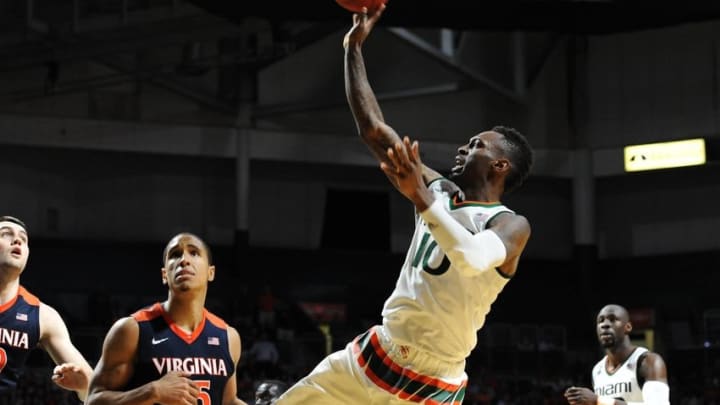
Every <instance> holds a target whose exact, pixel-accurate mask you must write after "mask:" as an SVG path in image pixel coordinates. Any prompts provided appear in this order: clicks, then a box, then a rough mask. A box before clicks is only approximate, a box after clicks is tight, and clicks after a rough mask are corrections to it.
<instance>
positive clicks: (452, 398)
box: [353, 328, 467, 405]
mask: <svg viewBox="0 0 720 405" xmlns="http://www.w3.org/2000/svg"><path fill="white" fill-rule="evenodd" d="M353 354H355V355H356V356H357V362H358V364H359V365H360V367H362V368H363V370H364V371H365V375H366V376H367V377H368V378H369V379H370V380H371V381H372V382H373V383H374V384H375V385H377V386H378V387H379V388H381V389H383V390H385V391H387V392H389V393H391V394H393V395H397V396H398V398H400V399H403V400H406V401H411V402H417V403H423V404H426V405H441V404H450V405H460V404H461V403H462V401H463V398H465V387H466V386H467V381H464V382H463V383H462V384H460V385H455V384H450V383H447V382H444V381H442V380H440V379H438V378H435V377H429V376H425V375H422V374H418V373H416V372H414V371H412V370H410V369H407V368H404V367H403V366H401V365H399V364H397V363H395V362H394V361H393V360H392V359H391V358H390V357H389V356H388V354H387V353H386V352H385V349H383V348H382V346H381V345H380V340H379V339H378V336H377V333H376V332H375V330H374V328H373V329H370V330H368V331H367V332H365V333H363V334H362V335H360V336H358V337H357V338H356V339H355V341H354V342H353Z"/></svg>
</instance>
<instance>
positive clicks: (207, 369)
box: [126, 303, 235, 405]
mask: <svg viewBox="0 0 720 405" xmlns="http://www.w3.org/2000/svg"><path fill="white" fill-rule="evenodd" d="M203 313H204V317H203V320H202V322H200V325H198V327H197V329H195V331H194V332H193V333H192V334H189V333H187V332H185V331H183V330H182V329H180V328H179V327H178V326H177V325H175V323H173V321H172V320H170V318H169V317H168V315H167V313H166V312H165V310H164V309H163V307H162V305H160V303H155V304H154V305H153V306H151V307H149V308H146V309H143V310H140V311H138V312H136V313H134V314H133V315H132V316H133V318H134V319H135V320H136V321H137V322H138V325H139V327H140V336H139V341H138V352H137V359H136V364H135V372H134V373H133V376H132V378H131V379H130V381H129V382H128V385H127V388H126V389H133V388H136V387H139V386H141V385H143V384H146V383H149V382H151V381H155V380H157V379H158V378H160V377H162V376H163V375H165V374H166V373H168V372H170V371H185V372H188V373H190V374H192V375H191V376H190V378H191V379H192V380H193V381H195V383H196V384H197V386H198V388H200V398H199V399H198V405H211V404H217V405H220V404H222V396H223V391H224V390H225V384H226V383H227V381H228V379H229V378H230V377H231V376H232V375H233V374H234V372H235V365H234V364H233V360H232V357H231V356H230V348H229V346H228V333H227V324H226V323H225V322H224V321H223V320H222V319H220V318H218V317H217V316H215V315H213V314H211V313H210V312H208V311H207V310H203Z"/></svg>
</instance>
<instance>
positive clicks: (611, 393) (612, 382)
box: [592, 347, 647, 402]
mask: <svg viewBox="0 0 720 405" xmlns="http://www.w3.org/2000/svg"><path fill="white" fill-rule="evenodd" d="M645 352H647V349H645V348H644V347H637V348H635V350H634V351H633V352H632V354H630V357H628V358H627V360H625V363H623V364H621V365H620V366H619V367H618V369H617V370H615V371H614V372H613V373H608V371H607V368H606V363H607V356H605V357H603V358H602V360H600V361H599V362H598V363H597V364H595V367H593V371H592V379H593V388H594V389H595V393H596V394H597V395H599V396H603V397H612V398H619V399H622V400H623V401H625V402H643V397H642V387H640V384H639V383H638V380H637V367H638V359H640V356H642V354H643V353H645Z"/></svg>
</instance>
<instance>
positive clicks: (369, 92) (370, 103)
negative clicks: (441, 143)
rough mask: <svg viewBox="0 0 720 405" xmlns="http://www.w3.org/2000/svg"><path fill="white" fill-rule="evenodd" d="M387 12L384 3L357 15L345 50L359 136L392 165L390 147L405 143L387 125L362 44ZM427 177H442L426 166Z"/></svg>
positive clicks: (347, 81) (349, 93)
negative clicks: (367, 67) (369, 12)
mask: <svg viewBox="0 0 720 405" xmlns="http://www.w3.org/2000/svg"><path fill="white" fill-rule="evenodd" d="M383 11H385V5H384V4H383V5H381V6H380V7H379V8H378V9H377V10H376V11H375V12H374V13H373V14H370V15H368V14H367V12H365V13H358V14H354V15H353V26H352V28H350V30H349V31H348V33H347V34H345V38H344V39H343V46H344V48H345V64H344V67H345V95H346V96H347V100H348V103H349V105H350V110H351V111H352V114H353V117H354V118H355V124H356V125H357V130H358V134H359V135H360V138H361V139H362V140H363V142H364V143H365V144H366V145H367V146H368V148H370V151H371V152H372V153H373V155H374V156H375V158H377V159H378V161H380V162H388V160H387V154H386V151H387V148H389V147H392V146H393V145H395V144H396V143H398V142H400V141H401V140H400V136H399V135H398V134H397V132H395V130H394V129H393V128H392V127H391V126H390V125H388V124H387V123H386V122H385V118H384V117H383V114H382V110H381V109H380V105H379V104H378V101H377V98H376V97H375V93H374V92H373V89H372V87H371V86H370V82H369V81H368V77H367V71H366V69H365V60H364V58H363V54H362V45H363V43H364V42H365V39H367V37H368V35H369V34H370V31H372V29H373V27H374V26H375V23H377V21H378V19H380V16H381V15H382V13H383ZM423 175H424V180H425V182H426V183H427V182H430V181H432V180H434V179H435V178H438V177H440V174H439V173H437V172H436V171H434V170H432V169H430V168H428V167H425V166H423ZM390 181H391V182H392V181H393V179H392V178H390Z"/></svg>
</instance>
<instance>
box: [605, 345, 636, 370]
mask: <svg viewBox="0 0 720 405" xmlns="http://www.w3.org/2000/svg"><path fill="white" fill-rule="evenodd" d="M634 350H635V346H633V345H631V344H624V345H620V346H618V347H616V348H613V349H610V350H608V352H607V356H608V365H610V366H613V367H615V368H616V367H618V366H619V365H621V364H622V363H624V362H625V360H627V358H628V357H630V355H631V354H632V352H633V351H634Z"/></svg>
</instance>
